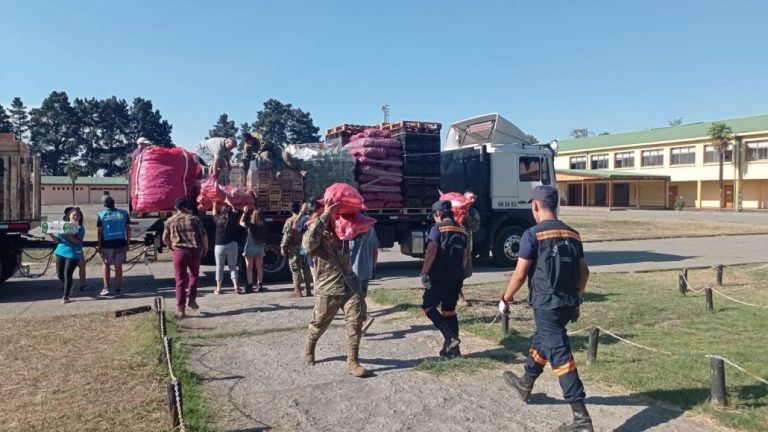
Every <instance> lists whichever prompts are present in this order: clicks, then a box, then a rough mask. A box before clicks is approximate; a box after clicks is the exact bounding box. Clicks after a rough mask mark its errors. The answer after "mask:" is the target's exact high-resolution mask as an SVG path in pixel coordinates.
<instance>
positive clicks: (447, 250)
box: [421, 201, 467, 358]
mask: <svg viewBox="0 0 768 432" xmlns="http://www.w3.org/2000/svg"><path fill="white" fill-rule="evenodd" d="M431 214H432V217H433V218H434V220H435V224H434V225H432V228H430V230H429V234H428V235H427V252H426V254H425V256H424V264H423V266H422V269H421V284H422V286H423V287H424V295H423V297H422V305H421V308H422V310H423V311H424V314H425V315H426V316H427V318H429V319H430V321H432V323H433V324H434V325H435V327H436V328H437V329H438V330H439V331H440V333H442V335H443V338H444V341H443V348H442V349H441V350H440V356H441V357H448V358H453V357H457V356H460V355H461V351H460V349H459V344H460V343H461V340H460V339H459V319H458V317H457V316H456V303H457V302H458V301H459V293H460V292H461V287H462V285H463V283H464V260H465V259H466V253H467V234H466V232H465V231H464V228H462V227H461V225H460V224H458V223H457V222H456V221H455V220H454V218H453V212H452V211H451V202H450V201H438V202H436V203H435V204H433V205H432V213H431ZM438 306H439V307H440V311H438V310H437V307H438Z"/></svg>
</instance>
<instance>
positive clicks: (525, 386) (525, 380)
mask: <svg viewBox="0 0 768 432" xmlns="http://www.w3.org/2000/svg"><path fill="white" fill-rule="evenodd" d="M504 382H506V383H507V384H509V385H510V386H511V387H512V388H513V389H515V391H517V394H518V396H520V400H522V401H523V402H528V398H530V397H531V390H533V383H534V382H536V378H531V377H530V376H528V375H527V374H525V373H524V374H523V376H522V378H518V376H517V375H515V374H514V373H513V372H511V371H506V372H504Z"/></svg>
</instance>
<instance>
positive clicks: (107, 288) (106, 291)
mask: <svg viewBox="0 0 768 432" xmlns="http://www.w3.org/2000/svg"><path fill="white" fill-rule="evenodd" d="M99 295H100V296H101V297H106V296H108V295H109V287H104V289H102V290H101V292H100V293H99Z"/></svg>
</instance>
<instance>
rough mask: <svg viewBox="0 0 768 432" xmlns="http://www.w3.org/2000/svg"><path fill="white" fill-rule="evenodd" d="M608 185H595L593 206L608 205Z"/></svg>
mask: <svg viewBox="0 0 768 432" xmlns="http://www.w3.org/2000/svg"><path fill="white" fill-rule="evenodd" d="M607 186H608V185H606V184H605V183H597V184H595V205H596V206H607V205H608V187H607Z"/></svg>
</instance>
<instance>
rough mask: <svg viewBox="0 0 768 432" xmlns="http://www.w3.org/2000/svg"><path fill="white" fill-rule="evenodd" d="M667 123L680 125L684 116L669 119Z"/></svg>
mask: <svg viewBox="0 0 768 432" xmlns="http://www.w3.org/2000/svg"><path fill="white" fill-rule="evenodd" d="M667 123H668V124H669V125H670V126H671V127H675V126H680V125H681V124H683V118H682V117H678V118H674V119H672V120H669V121H668V122H667Z"/></svg>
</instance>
